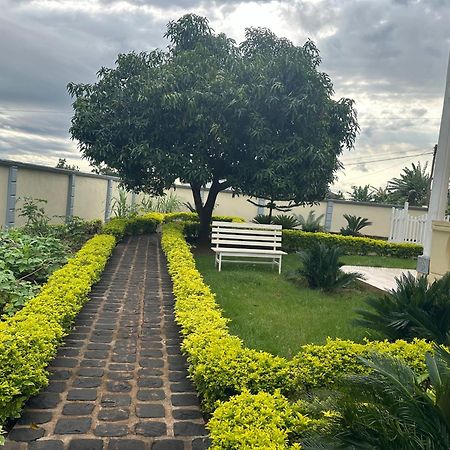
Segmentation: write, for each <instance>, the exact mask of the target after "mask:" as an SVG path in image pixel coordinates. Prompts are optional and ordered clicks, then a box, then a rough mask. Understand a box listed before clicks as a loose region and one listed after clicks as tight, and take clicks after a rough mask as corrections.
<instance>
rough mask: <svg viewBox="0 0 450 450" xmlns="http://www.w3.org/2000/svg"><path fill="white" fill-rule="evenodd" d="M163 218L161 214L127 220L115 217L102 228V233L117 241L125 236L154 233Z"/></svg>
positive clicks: (148, 214)
mask: <svg viewBox="0 0 450 450" xmlns="http://www.w3.org/2000/svg"><path fill="white" fill-rule="evenodd" d="M164 216H165V215H164V214H161V213H147V214H144V215H142V216H133V217H130V218H129V219H124V218H119V217H115V218H113V219H111V220H110V221H109V222H107V223H106V224H105V225H104V226H103V229H102V233H103V234H110V235H112V236H114V237H115V238H116V239H117V240H121V239H122V238H123V237H124V236H125V235H136V234H146V233H155V232H156V229H157V228H158V225H159V224H160V223H161V222H162V221H163V218H164Z"/></svg>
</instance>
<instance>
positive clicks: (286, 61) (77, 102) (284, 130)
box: [68, 14, 358, 237]
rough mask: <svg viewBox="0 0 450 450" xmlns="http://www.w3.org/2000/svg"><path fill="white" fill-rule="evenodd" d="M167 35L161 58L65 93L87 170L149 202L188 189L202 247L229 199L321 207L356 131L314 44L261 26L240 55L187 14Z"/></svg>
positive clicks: (152, 56) (135, 62) (125, 66)
mask: <svg viewBox="0 0 450 450" xmlns="http://www.w3.org/2000/svg"><path fill="white" fill-rule="evenodd" d="M165 37H167V38H168V40H169V41H170V47H169V49H168V50H167V51H160V50H154V51H152V52H150V53H144V52H143V53H134V52H132V53H129V54H122V55H119V56H118V58H117V62H116V67H115V68H113V69H108V68H102V69H100V70H99V72H98V81H97V82H96V83H94V84H88V85H86V84H74V83H71V84H69V86H68V89H69V92H70V94H71V95H72V96H73V97H74V103H73V107H74V117H73V119H72V126H71V130H70V131H71V135H72V137H73V138H75V139H77V140H78V142H79V147H80V150H81V151H82V153H83V155H84V156H85V157H86V158H87V159H88V161H89V162H90V163H92V164H94V165H96V166H107V167H108V168H111V169H114V170H116V171H117V173H118V175H119V176H120V178H121V179H122V180H123V182H124V184H125V186H126V187H127V188H128V189H133V190H142V191H145V192H147V193H150V194H154V195H160V194H161V193H162V192H163V190H164V189H167V188H169V187H170V186H171V185H173V183H174V181H175V180H176V179H180V180H181V181H182V182H185V183H188V184H189V185H190V186H191V189H192V193H193V199H194V206H195V209H196V211H197V212H198V214H199V217H200V223H201V234H202V236H203V237H205V236H206V237H207V234H208V226H209V223H210V220H211V215H212V211H213V209H214V205H215V202H216V198H217V195H218V194H219V192H221V191H223V190H224V189H228V188H233V190H234V191H235V192H237V193H244V194H247V195H250V196H253V197H261V198H267V199H270V200H273V201H279V200H291V201H293V202H296V203H310V202H313V201H316V200H320V199H322V198H324V196H325V194H326V192H327V189H328V185H329V184H330V183H331V182H332V181H333V180H334V178H335V173H336V171H337V170H338V168H339V167H340V163H339V160H338V157H339V156H340V155H341V153H342V151H343V150H344V149H345V148H351V147H353V143H354V140H355V137H356V134H357V131H358V125H357V121H356V112H355V110H354V107H353V101H352V100H350V99H346V98H343V99H340V100H334V99H333V94H334V92H333V85H332V83H331V80H330V78H329V77H328V75H326V74H325V73H323V72H321V71H320V70H319V65H320V62H321V60H320V56H319V51H318V50H317V48H316V47H315V45H314V44H313V43H312V42H311V41H308V42H306V43H305V44H304V45H303V46H295V45H294V44H293V43H292V42H290V41H288V40H287V39H282V38H278V37H277V36H275V35H274V34H273V33H272V32H270V31H269V30H267V29H259V28H257V29H254V28H250V29H247V31H246V36H245V40H244V42H242V43H241V45H237V44H236V43H235V42H234V41H233V40H232V39H229V38H228V37H227V36H225V35H224V34H218V35H216V34H214V33H213V31H212V29H211V28H210V27H209V25H208V21H207V19H206V18H204V17H199V16H196V15H194V14H188V15H185V16H183V17H181V18H180V19H179V20H177V21H173V22H170V23H169V24H168V27H167V32H166V34H165ZM124 161H126V164H125V163H124ZM149 168H151V170H149ZM206 185H209V193H208V198H207V199H206V201H204V200H203V199H202V196H201V189H202V187H204V186H206Z"/></svg>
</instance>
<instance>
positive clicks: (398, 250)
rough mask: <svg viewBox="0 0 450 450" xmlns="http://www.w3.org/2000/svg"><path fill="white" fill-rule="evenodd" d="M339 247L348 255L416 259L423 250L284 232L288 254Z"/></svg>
mask: <svg viewBox="0 0 450 450" xmlns="http://www.w3.org/2000/svg"><path fill="white" fill-rule="evenodd" d="M317 242H321V243H323V244H325V245H327V246H338V247H339V248H340V249H341V250H342V251H343V252H344V253H345V254H348V255H372V254H373V255H379V256H396V257H398V258H415V257H417V256H419V255H421V254H422V251H423V248H422V246H421V245H418V244H394V243H392V242H386V241H382V240H381V239H372V238H366V237H354V236H342V235H339V234H331V233H308V232H306V231H301V230H283V249H285V250H286V251H288V252H295V251H298V250H306V249H309V248H311V247H312V246H313V245H314V244H315V243H317Z"/></svg>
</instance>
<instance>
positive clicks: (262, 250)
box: [211, 221, 286, 273]
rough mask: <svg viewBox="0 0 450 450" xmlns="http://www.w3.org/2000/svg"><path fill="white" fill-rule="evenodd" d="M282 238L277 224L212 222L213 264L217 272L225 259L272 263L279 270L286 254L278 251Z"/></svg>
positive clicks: (279, 271) (231, 261)
mask: <svg viewBox="0 0 450 450" xmlns="http://www.w3.org/2000/svg"><path fill="white" fill-rule="evenodd" d="M281 238H282V237H281V226H280V225H263V224H254V223H232V222H219V221H214V222H213V223H212V238H211V243H212V244H213V245H215V246H213V247H212V248H211V250H212V251H213V252H215V254H216V258H215V265H216V267H218V269H219V272H220V271H221V269H222V263H225V262H227V263H228V262H230V263H254V264H271V265H275V266H278V273H281V260H282V256H283V255H286V252H283V251H282V250H281ZM230 258H257V259H259V261H255V260H254V259H251V260H248V259H245V260H243V259H230ZM263 259H264V260H263Z"/></svg>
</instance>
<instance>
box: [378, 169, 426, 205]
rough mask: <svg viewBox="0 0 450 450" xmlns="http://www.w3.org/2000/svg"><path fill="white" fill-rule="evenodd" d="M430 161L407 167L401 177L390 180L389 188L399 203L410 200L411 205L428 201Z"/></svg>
mask: <svg viewBox="0 0 450 450" xmlns="http://www.w3.org/2000/svg"><path fill="white" fill-rule="evenodd" d="M427 167H428V163H425V165H424V166H423V167H422V166H421V165H420V162H418V163H417V165H416V164H414V163H412V165H411V167H405V168H404V169H403V171H402V173H401V174H400V177H399V178H393V179H392V180H390V181H388V184H387V190H388V192H389V193H390V194H391V195H392V199H393V200H394V201H396V202H397V203H403V202H406V201H408V202H409V203H410V205H415V206H423V205H425V204H426V203H427V195H428V188H429V185H430V175H429V174H428V173H427Z"/></svg>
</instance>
